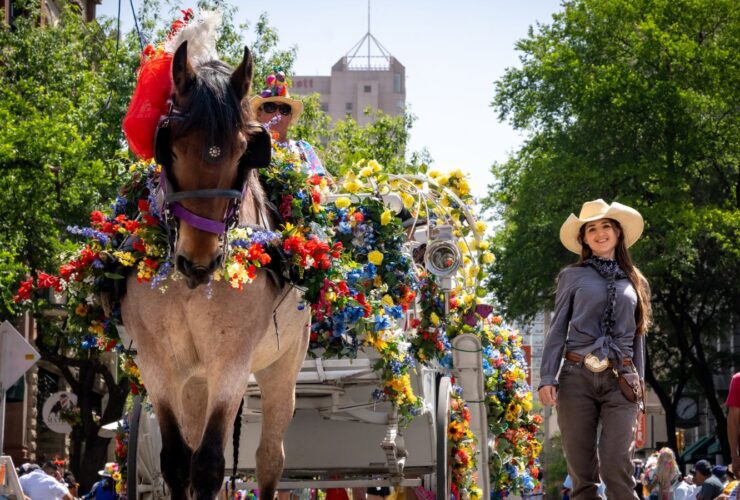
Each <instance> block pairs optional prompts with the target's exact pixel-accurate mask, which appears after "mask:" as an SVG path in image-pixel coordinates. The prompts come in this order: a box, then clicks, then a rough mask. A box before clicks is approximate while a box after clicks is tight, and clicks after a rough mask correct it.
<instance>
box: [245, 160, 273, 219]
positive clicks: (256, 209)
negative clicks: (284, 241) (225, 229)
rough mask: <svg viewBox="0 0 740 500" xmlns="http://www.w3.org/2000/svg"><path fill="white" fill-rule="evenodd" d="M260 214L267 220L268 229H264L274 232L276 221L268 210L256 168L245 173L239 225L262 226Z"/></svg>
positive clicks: (265, 195)
mask: <svg viewBox="0 0 740 500" xmlns="http://www.w3.org/2000/svg"><path fill="white" fill-rule="evenodd" d="M260 214H262V216H263V217H265V218H266V219H267V224H268V226H269V227H266V228H265V229H273V230H274V229H275V227H276V226H277V221H276V220H275V217H274V215H273V213H272V211H271V210H269V209H268V206H267V194H266V193H265V188H264V186H263V185H262V181H260V177H259V172H258V170H257V169H256V168H252V169H249V172H247V196H246V198H245V200H244V202H243V203H242V205H241V213H240V214H239V223H240V224H260V225H262V224H263V222H264V220H263V219H262V218H261V216H260Z"/></svg>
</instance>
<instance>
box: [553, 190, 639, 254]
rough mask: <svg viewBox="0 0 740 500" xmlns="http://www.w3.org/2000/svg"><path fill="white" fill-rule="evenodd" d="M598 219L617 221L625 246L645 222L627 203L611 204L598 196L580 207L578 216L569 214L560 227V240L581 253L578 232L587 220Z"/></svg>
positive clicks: (633, 238) (635, 236) (637, 237)
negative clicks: (620, 227)
mask: <svg viewBox="0 0 740 500" xmlns="http://www.w3.org/2000/svg"><path fill="white" fill-rule="evenodd" d="M599 219H613V220H615V221H617V222H619V225H620V226H622V232H623V233H624V243H625V245H627V248H629V247H631V246H632V245H633V244H634V243H635V242H636V241H637V240H638V239H639V238H640V235H641V234H642V229H643V228H644V227H645V223H644V222H643V220H642V215H640V212H638V211H637V210H635V209H634V208H630V207H628V206H627V205H622V204H621V203H617V202H616V201H615V202H613V203H612V204H611V205H609V204H607V203H606V202H605V201H604V200H602V199H601V198H599V199H598V200H594V201H587V202H586V203H584V204H583V206H582V207H581V213H580V214H579V215H578V217H576V216H575V214H570V216H568V218H567V219H566V220H565V222H564V223H563V225H562V226H561V227H560V241H561V242H562V243H563V245H564V246H565V248H567V249H568V250H570V251H571V252H573V253H576V254H578V255H580V254H581V247H582V245H581V243H580V242H579V241H578V232H579V231H580V229H581V226H582V225H584V224H585V223H587V222H592V221H595V220H599Z"/></svg>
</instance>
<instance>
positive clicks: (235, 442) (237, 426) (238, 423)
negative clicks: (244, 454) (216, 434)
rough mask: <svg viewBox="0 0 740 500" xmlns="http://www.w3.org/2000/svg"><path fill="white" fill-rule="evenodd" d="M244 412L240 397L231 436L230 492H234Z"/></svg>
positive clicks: (242, 401)
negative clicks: (232, 462) (232, 460)
mask: <svg viewBox="0 0 740 500" xmlns="http://www.w3.org/2000/svg"><path fill="white" fill-rule="evenodd" d="M243 410H244V397H242V400H241V403H239V410H238V411H237V412H236V420H234V435H233V436H232V442H231V446H232V447H233V450H232V451H233V452H234V465H233V467H232V469H231V491H232V492H234V491H236V472H237V466H238V465H239V439H240V437H241V433H242V411H243Z"/></svg>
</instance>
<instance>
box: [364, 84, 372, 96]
mask: <svg viewBox="0 0 740 500" xmlns="http://www.w3.org/2000/svg"><path fill="white" fill-rule="evenodd" d="M363 90H364V91H365V93H366V94H369V93H370V92H372V90H373V88H372V87H371V86H370V85H365V87H364V88H363Z"/></svg>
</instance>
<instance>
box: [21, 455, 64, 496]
mask: <svg viewBox="0 0 740 500" xmlns="http://www.w3.org/2000/svg"><path fill="white" fill-rule="evenodd" d="M54 472H56V466H55V465H53V464H50V463H47V464H44V468H43V469H35V470H32V471H31V472H29V473H28V474H24V475H23V476H21V477H20V483H21V488H23V493H24V494H25V495H26V496H27V497H30V498H31V499H33V500H74V498H73V497H72V495H70V493H69V489H67V486H65V485H64V484H62V483H61V482H59V481H58V480H57V479H56V478H54V477H53V476H52V474H54Z"/></svg>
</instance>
